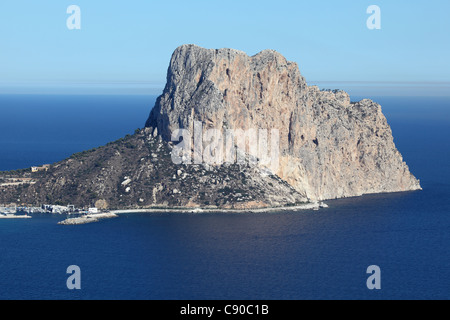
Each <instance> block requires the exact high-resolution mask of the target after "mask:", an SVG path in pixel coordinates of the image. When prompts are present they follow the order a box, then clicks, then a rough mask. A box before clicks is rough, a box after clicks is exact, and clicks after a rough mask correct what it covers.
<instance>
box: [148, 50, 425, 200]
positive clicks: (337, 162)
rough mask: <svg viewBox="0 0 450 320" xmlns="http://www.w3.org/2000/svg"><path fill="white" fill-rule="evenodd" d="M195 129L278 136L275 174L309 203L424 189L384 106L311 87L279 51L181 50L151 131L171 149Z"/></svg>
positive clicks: (152, 119)
mask: <svg viewBox="0 0 450 320" xmlns="http://www.w3.org/2000/svg"><path fill="white" fill-rule="evenodd" d="M195 121H200V122H201V123H202V124H203V129H204V130H207V129H208V128H216V129H220V130H226V129H240V130H248V129H267V130H269V131H270V130H272V129H277V130H278V131H279V155H280V156H279V166H278V168H277V170H276V172H275V173H276V174H277V175H278V176H279V177H280V178H281V179H283V180H285V181H286V182H287V183H288V184H290V185H291V186H292V187H293V188H294V189H295V190H296V191H297V192H299V193H300V194H302V195H304V196H305V197H307V198H308V199H310V200H324V199H334V198H342V197H351V196H359V195H363V194H368V193H382V192H398V191H407V190H417V189H420V183H419V181H418V180H417V179H416V178H415V177H414V176H413V175H412V174H411V173H410V171H409V168H408V166H407V165H406V163H405V162H404V161H403V158H402V156H401V154H400V153H399V151H398V150H397V149H396V147H395V144H394V141H393V137H392V131H391V129H390V126H389V125H388V123H387V120H386V118H385V117H384V115H383V113H382V111H381V106H380V105H379V104H377V103H375V102H373V101H371V100H362V101H359V102H351V101H350V97H349V95H348V94H347V93H345V92H343V91H333V92H331V91H320V90H319V89H318V88H317V87H315V86H308V85H307V83H306V81H305V79H304V78H303V76H302V75H301V74H300V71H299V67H298V65H297V64H296V63H294V62H289V61H287V60H286V59H285V58H284V57H283V56H282V55H281V54H280V53H278V52H276V51H273V50H264V51H262V52H260V53H258V54H256V55H255V56H252V57H250V56H248V55H247V54H245V53H244V52H241V51H237V50H233V49H218V50H214V49H204V48H201V47H198V46H195V45H183V46H181V47H179V48H177V49H176V50H175V52H174V53H173V55H172V59H171V61H170V66H169V69H168V73H167V84H166V87H165V89H164V92H163V94H162V95H161V96H160V97H159V98H158V100H157V102H156V105H155V107H154V108H153V110H152V112H151V114H150V117H149V119H148V120H147V123H146V126H147V127H152V128H157V132H158V135H160V136H162V138H163V139H165V140H167V141H169V140H170V139H171V134H172V132H174V131H175V130H176V129H179V128H184V129H188V130H190V131H191V132H193V131H194V122H195Z"/></svg>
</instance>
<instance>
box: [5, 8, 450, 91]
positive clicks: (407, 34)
mask: <svg viewBox="0 0 450 320" xmlns="http://www.w3.org/2000/svg"><path fill="white" fill-rule="evenodd" d="M72 4H75V5H78V6H79V7H80V9H81V29H80V30H69V29H68V28H67V26H66V20H67V18H68V17H69V16H70V14H67V12H66V10H67V8H68V6H69V5H72ZM369 5H378V6H379V7H380V9H381V29H380V30H369V29H368V28H367V26H366V21H367V19H368V18H369V16H370V14H368V13H367V12H366V10H367V8H368V7H369ZM449 14H450V1H448V0H429V1H415V0H409V1H407V0H395V1H392V0H372V1H366V0H358V1H355V0H339V1H337V0H329V1H325V0H322V1H299V0H295V1H286V0H278V1H265V0H258V1H254V0H247V1H245V0H228V1H213V0H209V1H199V0H197V1H196V0H191V1H185V0H183V1H178V0H173V1H148V0H131V1H106V0H96V1H92V0H70V1H66V0H40V1H36V0H15V1H2V2H1V4H0V35H1V36H0V88H3V89H4V88H9V89H12V88H15V90H19V91H20V88H22V89H23V90H28V91H30V90H31V91H33V90H34V91H36V92H39V90H43V91H45V90H47V89H48V88H54V89H55V90H62V89H61V88H64V87H65V86H67V85H68V86H72V87H73V88H75V91H76V90H77V88H78V89H79V90H81V91H83V90H86V89H87V88H90V90H93V91H95V90H96V89H92V88H97V89H101V88H105V86H106V87H108V86H110V87H111V88H116V89H117V88H121V89H122V90H124V92H126V91H127V88H134V86H135V87H139V88H141V89H142V88H147V87H149V88H150V87H151V88H160V87H162V86H163V85H164V83H165V77H166V72H167V67H168V63H169V60H170V56H171V54H172V52H173V50H174V49H175V48H176V47H178V46H179V45H181V44H185V43H194V44H197V45H199V46H202V47H206V48H224V47H230V48H235V49H239V50H242V51H245V52H247V53H248V54H249V55H254V54H256V53H257V52H259V51H261V50H263V49H267V48H270V49H275V50H277V51H279V52H280V53H282V54H283V55H284V56H285V57H286V58H287V59H288V60H291V61H295V62H297V63H298V64H299V66H300V71H301V73H302V74H303V75H304V76H305V77H306V79H307V81H308V82H309V83H314V82H318V83H320V82H336V81H346V82H367V81H369V82H389V83H395V82H403V83H404V82H409V83H416V84H417V83H420V84H422V83H434V82H437V83H444V84H445V83H446V84H445V85H444V87H445V86H447V87H450V85H449V84H450V63H449V57H450V41H449V35H450V22H449V19H448V15H449ZM420 87H422V86H420ZM17 88H19V89H17ZM24 88H26V89H24ZM58 88H59V89H58ZM444 90H446V89H444ZM3 91H5V90H3ZM6 91H7V90H6ZM13 91H14V90H13ZM0 92H1V90H0Z"/></svg>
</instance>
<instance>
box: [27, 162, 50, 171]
mask: <svg viewBox="0 0 450 320" xmlns="http://www.w3.org/2000/svg"><path fill="white" fill-rule="evenodd" d="M48 169H50V165H49V164H44V165H43V166H41V167H31V172H39V171H48Z"/></svg>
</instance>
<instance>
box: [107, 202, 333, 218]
mask: <svg viewBox="0 0 450 320" xmlns="http://www.w3.org/2000/svg"><path fill="white" fill-rule="evenodd" d="M327 207H328V205H326V204H325V203H323V202H321V203H319V202H312V203H305V204H301V205H296V206H292V207H271V208H255V209H223V208H182V207H180V208H147V209H124V210H111V211H110V213H113V214H117V215H119V214H127V213H170V212H172V213H173V212H177V213H244V212H247V213H265V212H283V211H299V210H319V208H327Z"/></svg>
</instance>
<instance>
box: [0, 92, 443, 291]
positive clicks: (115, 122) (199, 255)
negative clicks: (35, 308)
mask: <svg viewBox="0 0 450 320" xmlns="http://www.w3.org/2000/svg"><path fill="white" fill-rule="evenodd" d="M155 98H156V97H154V96H145V95H142V96H119V95H118V96H94V95H92V96H70V95H60V96H57V95H55V96H51V95H0V112H1V118H0V170H10V169H18V168H25V167H30V166H32V165H40V164H44V163H52V162H55V161H59V160H62V159H63V158H65V157H67V156H69V155H71V154H72V153H74V152H79V151H82V150H85V149H90V148H93V147H98V146H100V145H103V144H105V143H107V142H109V141H112V140H115V139H118V138H120V137H122V136H124V135H126V134H131V133H133V132H134V130H135V129H136V128H142V127H143V126H144V123H145V120H146V118H147V116H148V114H149V111H150V109H151V107H152V106H153V104H154V101H155ZM371 98H372V99H374V100H375V101H377V102H379V103H380V104H381V105H382V106H383V111H384V113H385V115H386V117H387V119H388V122H389V124H390V125H391V127H392V130H393V134H394V138H395V143H396V145H397V147H398V149H399V150H400V152H401V153H402V155H403V157H404V159H405V161H406V162H407V163H408V165H409V167H410V169H411V171H412V173H413V174H414V175H415V176H417V177H418V178H419V179H420V180H421V184H422V187H423V191H417V192H405V193H395V194H381V195H367V196H363V197H358V198H351V199H341V200H333V201H327V204H328V205H329V208H327V209H322V210H320V211H302V212H295V213H294V212H286V213H281V214H280V213H267V214H231V213H230V214H179V213H178V214H177V213H173V214H125V215H120V216H119V218H115V219H109V220H103V221H100V222H98V223H92V224H86V225H80V226H61V225H57V222H58V221H60V220H62V219H64V217H63V216H59V215H35V216H34V217H33V218H32V219H18V220H9V219H0V299H264V300H273V299H288V300H298V299H449V298H450V250H449V247H450V203H449V199H450V98H430V97H424V98H420V97H414V98H412V97H371ZM358 99H359V97H352V100H358ZM70 265H77V266H79V267H80V270H81V290H69V289H67V287H66V280H67V278H68V277H69V276H70V275H69V274H67V273H66V269H67V267H68V266H70ZM371 265H377V266H379V267H380V270H381V290H369V289H368V288H367V286H366V280H367V278H368V277H369V276H370V275H369V274H367V273H366V270H367V267H368V266H371Z"/></svg>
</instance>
